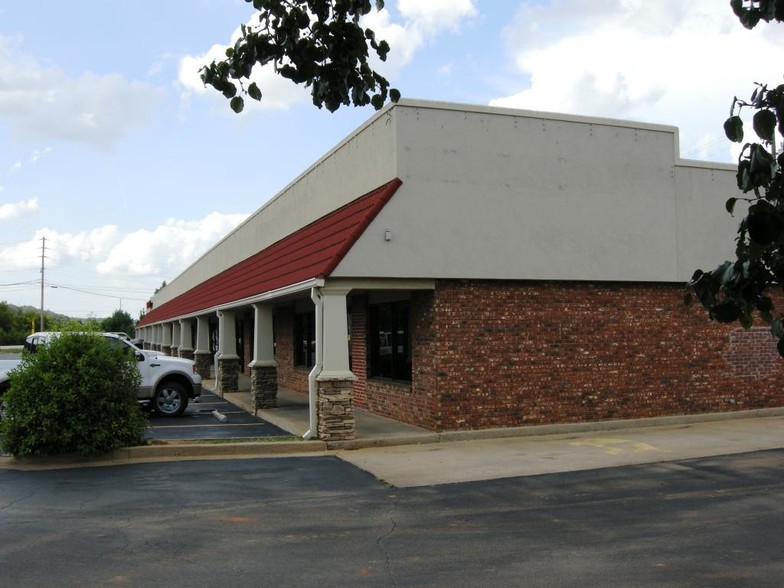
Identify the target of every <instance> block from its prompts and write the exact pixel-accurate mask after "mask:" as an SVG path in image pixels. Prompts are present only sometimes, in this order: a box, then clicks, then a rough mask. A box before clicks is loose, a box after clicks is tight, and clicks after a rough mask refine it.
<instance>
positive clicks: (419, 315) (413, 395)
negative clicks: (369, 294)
mask: <svg viewBox="0 0 784 588" xmlns="http://www.w3.org/2000/svg"><path fill="white" fill-rule="evenodd" d="M411 320H412V337H413V345H412V352H413V357H412V363H413V368H412V370H413V374H412V380H413V381H412V382H411V383H410V384H407V383H403V382H390V381H386V380H380V379H368V378H367V330H366V329H367V301H366V298H365V297H354V299H353V301H352V315H351V367H352V372H353V373H354V375H355V376H356V377H357V380H356V381H355V382H354V384H353V388H352V392H353V394H354V403H355V406H359V407H362V408H367V409H368V410H370V411H372V412H375V413H377V414H380V415H383V416H388V417H391V418H394V419H397V420H400V421H403V422H407V423H411V424H415V425H418V426H421V427H425V428H428V429H434V428H435V426H436V420H435V410H436V400H437V396H436V393H435V388H434V383H435V379H434V375H435V370H434V369H433V366H434V359H433V355H432V354H433V348H432V346H433V343H434V341H435V339H434V337H433V329H432V323H433V293H432V292H427V291H425V292H413V293H412V298H411Z"/></svg>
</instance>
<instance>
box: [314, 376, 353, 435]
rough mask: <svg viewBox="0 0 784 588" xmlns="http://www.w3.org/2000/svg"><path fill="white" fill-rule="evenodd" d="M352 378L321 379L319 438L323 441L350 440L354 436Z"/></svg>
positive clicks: (319, 384) (319, 383) (319, 386)
mask: <svg viewBox="0 0 784 588" xmlns="http://www.w3.org/2000/svg"><path fill="white" fill-rule="evenodd" d="M351 383H352V380H319V381H318V383H317V385H318V438H319V439H320V440H322V441H349V440H351V439H353V438H354V430H355V419H354V406H353V404H352V402H351Z"/></svg>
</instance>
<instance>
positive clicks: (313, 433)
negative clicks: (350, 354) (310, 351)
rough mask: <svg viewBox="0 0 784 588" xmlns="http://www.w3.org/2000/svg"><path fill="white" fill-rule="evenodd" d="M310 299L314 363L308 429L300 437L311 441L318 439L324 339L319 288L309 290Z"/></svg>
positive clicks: (309, 387) (322, 305) (310, 377)
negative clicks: (314, 327)
mask: <svg viewBox="0 0 784 588" xmlns="http://www.w3.org/2000/svg"><path fill="white" fill-rule="evenodd" d="M310 299H311V300H312V301H313V304H314V306H315V307H316V362H315V365H314V366H313V369H312V370H310V374H308V409H309V413H310V414H309V416H310V428H309V429H308V430H307V431H306V432H305V434H304V435H303V436H302V438H303V439H313V438H314V437H318V404H317V403H318V387H317V384H316V378H318V376H319V374H320V373H321V370H322V368H323V365H322V364H323V362H324V354H323V351H322V339H323V337H324V324H323V321H322V316H323V315H324V300H323V299H322V298H321V290H320V289H319V288H311V289H310Z"/></svg>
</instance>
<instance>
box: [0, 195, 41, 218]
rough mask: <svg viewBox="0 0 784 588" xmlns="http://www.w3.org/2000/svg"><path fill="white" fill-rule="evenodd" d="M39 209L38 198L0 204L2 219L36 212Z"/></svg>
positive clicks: (0, 216)
mask: <svg viewBox="0 0 784 588" xmlns="http://www.w3.org/2000/svg"><path fill="white" fill-rule="evenodd" d="M37 211H38V198H30V199H29V200H21V201H19V202H9V203H7V204H0V221H5V220H11V219H15V218H20V217H23V216H29V215H31V214H35V213H36V212H37Z"/></svg>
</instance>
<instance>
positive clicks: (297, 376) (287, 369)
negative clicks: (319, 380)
mask: <svg viewBox="0 0 784 588" xmlns="http://www.w3.org/2000/svg"><path fill="white" fill-rule="evenodd" d="M274 328H275V360H276V361H277V362H278V386H279V387H281V388H285V389H287V390H294V391H295V392H303V393H307V391H308V373H309V372H310V370H308V369H307V368H304V367H297V366H295V365H294V309H293V308H288V307H287V308H284V309H281V310H280V311H278V312H276V313H275V327H274Z"/></svg>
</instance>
